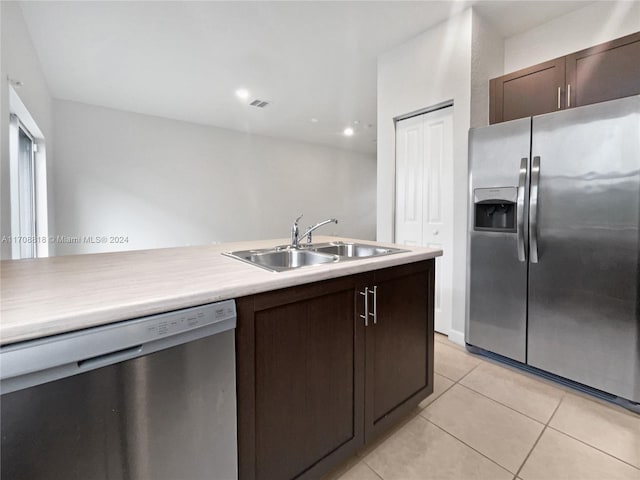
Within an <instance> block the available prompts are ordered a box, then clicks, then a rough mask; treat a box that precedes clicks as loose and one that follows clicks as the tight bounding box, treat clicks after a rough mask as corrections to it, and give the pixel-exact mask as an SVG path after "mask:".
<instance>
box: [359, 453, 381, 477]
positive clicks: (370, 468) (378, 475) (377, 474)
mask: <svg viewBox="0 0 640 480" xmlns="http://www.w3.org/2000/svg"><path fill="white" fill-rule="evenodd" d="M360 461H361V462H362V463H363V464H364V466H365V467H367V468H368V469H369V470H371V471H372V472H373V474H374V475H375V476H376V477H378V478H379V479H380V480H385V478H384V477H383V476H382V475H380V474H379V473H378V472H376V471H375V469H374V468H373V467H372V466H371V465H369V464H368V463H367V462H365V461H364V458H363V459H362V460H360Z"/></svg>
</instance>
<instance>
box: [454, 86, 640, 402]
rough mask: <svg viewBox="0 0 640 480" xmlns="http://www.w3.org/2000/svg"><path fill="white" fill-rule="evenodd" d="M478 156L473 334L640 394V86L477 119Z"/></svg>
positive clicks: (598, 384)
mask: <svg viewBox="0 0 640 480" xmlns="http://www.w3.org/2000/svg"><path fill="white" fill-rule="evenodd" d="M469 156H470V172H471V174H470V200H469V208H470V210H469V212H470V214H469V253H470V263H469V271H468V287H469V288H468V292H469V293H468V295H469V297H468V300H469V303H468V305H469V308H468V318H467V325H466V342H467V344H468V345H469V346H471V347H478V348H480V349H483V350H486V351H489V352H493V353H496V354H498V355H501V356H503V357H506V358H508V359H512V360H516V361H518V362H521V363H522V364H526V365H529V366H531V367H535V368H537V369H540V370H543V371H545V372H550V373H552V374H554V375H557V376H560V377H563V378H566V379H569V380H572V381H574V382H577V383H579V384H583V385H587V386H589V387H592V388H594V389H597V390H600V391H602V392H606V393H608V394H611V395H613V396H616V397H621V399H626V400H627V401H630V402H635V403H640V253H639V251H640V233H639V232H640V231H639V226H640V96H635V97H628V98H624V99H619V100H614V101H610V102H605V103H599V104H594V105H589V106H584V107H579V108H573V109H570V110H564V111H560V112H555V113H550V114H546V115H540V116H536V117H532V118H525V119H520V120H514V121H510V122H505V123H501V124H496V125H491V126H488V127H484V128H477V129H472V130H471V131H470V134H469ZM623 403H625V402H624V401H623ZM626 403H627V405H628V406H629V404H628V402H626ZM631 407H632V408H633V403H632V404H631Z"/></svg>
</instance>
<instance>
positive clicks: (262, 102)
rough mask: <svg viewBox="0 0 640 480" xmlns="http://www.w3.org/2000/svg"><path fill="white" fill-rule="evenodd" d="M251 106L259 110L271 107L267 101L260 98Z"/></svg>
mask: <svg viewBox="0 0 640 480" xmlns="http://www.w3.org/2000/svg"><path fill="white" fill-rule="evenodd" d="M249 105H251V106H252V107H258V108H264V107H266V106H267V105H269V102H267V101H265V100H260V99H258V98H256V99H255V100H254V101H253V102H251V103H250V104H249Z"/></svg>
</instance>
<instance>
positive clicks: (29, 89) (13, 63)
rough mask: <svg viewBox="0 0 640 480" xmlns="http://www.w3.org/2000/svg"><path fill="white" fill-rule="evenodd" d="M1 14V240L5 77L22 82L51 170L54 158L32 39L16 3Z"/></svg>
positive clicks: (6, 223)
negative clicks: (42, 136) (40, 132)
mask: <svg viewBox="0 0 640 480" xmlns="http://www.w3.org/2000/svg"><path fill="white" fill-rule="evenodd" d="M0 11H1V12H2V13H1V15H0V16H1V25H2V28H1V33H0V35H1V37H2V40H1V41H0V44H1V54H0V57H1V77H2V78H1V79H2V86H1V90H0V97H1V101H0V108H1V112H0V115H1V117H2V118H1V121H0V129H1V130H2V133H1V137H0V144H1V145H2V151H1V152H0V153H1V170H0V175H1V181H0V196H1V201H0V203H1V204H2V207H1V212H0V214H1V220H0V232H1V234H2V236H5V235H6V236H10V235H11V208H10V207H11V205H10V203H11V202H10V187H9V141H8V140H9V124H8V121H9V85H8V81H7V76H8V77H10V78H11V79H14V80H19V81H21V82H22V83H23V84H24V85H23V86H21V87H17V88H16V92H17V93H18V95H19V96H20V99H21V100H22V102H23V103H24V105H25V106H26V107H27V109H28V110H29V113H31V116H32V117H33V119H34V120H35V121H36V123H37V124H38V127H39V128H40V130H41V131H42V133H43V134H44V136H45V139H46V142H47V152H48V153H47V164H48V168H49V169H50V168H52V165H53V163H54V162H53V155H51V154H50V152H51V147H52V143H53V139H52V136H53V135H52V127H53V118H52V108H53V107H52V99H51V96H50V94H49V89H48V87H47V84H46V82H45V79H44V76H43V74H42V70H41V69H40V62H39V60H38V56H37V54H36V52H35V49H34V48H33V44H32V43H31V37H30V35H29V32H28V30H27V26H26V24H25V22H24V18H23V17H22V11H21V10H20V7H19V6H18V4H17V3H15V2H4V1H3V2H0ZM48 196H49V210H50V212H49V227H50V228H51V226H52V225H53V223H54V222H53V220H54V217H53V215H52V214H51V213H52V212H51V210H52V196H53V191H52V186H51V183H50V182H49V185H48ZM0 257H1V258H3V259H6V258H11V244H10V243H6V242H3V243H2V245H1V248H0Z"/></svg>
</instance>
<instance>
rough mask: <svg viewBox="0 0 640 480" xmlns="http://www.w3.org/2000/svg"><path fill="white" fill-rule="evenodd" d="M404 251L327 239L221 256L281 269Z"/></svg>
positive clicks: (283, 270) (273, 270)
mask: <svg viewBox="0 0 640 480" xmlns="http://www.w3.org/2000/svg"><path fill="white" fill-rule="evenodd" d="M406 251H407V250H401V249H399V248H387V247H377V246H375V245H366V244H364V243H350V242H331V243H319V244H315V245H305V246H302V247H300V248H291V247H289V246H285V245H283V246H280V247H274V248H265V249H262V250H239V251H235V252H226V253H224V254H223V255H226V256H227V257H231V258H235V259H237V260H242V261H243V262H247V263H249V264H251V265H256V266H258V267H262V268H265V269H267V270H271V271H272V272H285V271H287V270H292V269H294V268H299V267H308V266H313V265H322V264H327V263H335V262H348V261H352V260H353V261H356V260H358V259H364V258H371V257H379V256H382V255H391V254H393V253H400V252H406Z"/></svg>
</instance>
